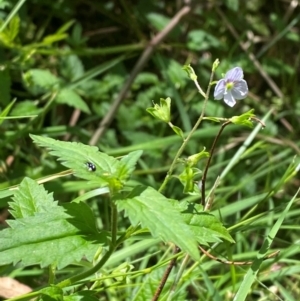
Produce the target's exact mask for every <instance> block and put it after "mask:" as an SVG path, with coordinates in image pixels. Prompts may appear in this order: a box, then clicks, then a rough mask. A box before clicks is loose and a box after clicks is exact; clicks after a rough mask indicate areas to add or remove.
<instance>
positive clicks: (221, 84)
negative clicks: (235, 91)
mask: <svg viewBox="0 0 300 301" xmlns="http://www.w3.org/2000/svg"><path fill="white" fill-rule="evenodd" d="M224 93H225V80H224V79H220V80H219V81H218V82H217V85H216V87H215V92H214V98H215V99H217V100H219V99H222V98H223V96H224Z"/></svg>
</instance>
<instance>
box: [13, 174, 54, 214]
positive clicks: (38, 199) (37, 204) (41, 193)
mask: <svg viewBox="0 0 300 301" xmlns="http://www.w3.org/2000/svg"><path fill="white" fill-rule="evenodd" d="M9 205H10V208H11V210H10V213H11V215H12V216H13V217H14V218H23V217H29V216H34V215H35V214H36V213H44V212H49V211H50V210H51V208H52V207H57V202H55V201H54V200H53V194H52V193H50V194H48V193H47V191H46V190H45V189H44V188H43V186H39V185H36V182H35V181H34V180H31V179H30V178H25V179H24V180H23V181H22V183H21V184H20V186H19V189H18V190H16V192H15V193H14V197H13V202H9Z"/></svg>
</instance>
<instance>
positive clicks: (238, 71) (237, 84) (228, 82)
mask: <svg viewBox="0 0 300 301" xmlns="http://www.w3.org/2000/svg"><path fill="white" fill-rule="evenodd" d="M243 77H244V74H243V70H242V68H240V67H235V68H233V69H231V70H229V71H228V72H227V73H226V74H225V77H224V78H223V79H220V80H219V81H218V82H217V85H216V87H215V93H214V98H215V99H217V100H220V99H222V98H223V99H224V101H225V103H226V104H227V105H229V106H230V107H233V106H234V105H235V104H236V101H235V100H236V99H237V100H240V99H244V98H246V96H247V94H248V85H247V82H246V81H245V80H244V79H243Z"/></svg>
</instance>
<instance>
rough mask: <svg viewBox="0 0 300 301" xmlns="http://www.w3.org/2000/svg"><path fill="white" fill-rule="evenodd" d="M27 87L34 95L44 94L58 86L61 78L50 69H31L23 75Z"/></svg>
mask: <svg viewBox="0 0 300 301" xmlns="http://www.w3.org/2000/svg"><path fill="white" fill-rule="evenodd" d="M23 79H24V83H25V85H26V87H27V89H28V90H29V91H30V92H31V93H33V94H34V95H38V94H42V93H46V92H49V91H51V90H53V89H54V88H58V86H59V81H60V80H59V78H58V77H56V76H55V75H53V74H52V73H51V72H50V71H49V70H42V69H30V70H29V71H27V72H26V73H25V74H24V75H23Z"/></svg>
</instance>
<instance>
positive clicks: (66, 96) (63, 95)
mask: <svg viewBox="0 0 300 301" xmlns="http://www.w3.org/2000/svg"><path fill="white" fill-rule="evenodd" d="M55 101H56V102H57V103H63V104H67V105H69V106H71V107H74V108H76V109H79V110H81V111H83V112H85V113H88V114H89V113H91V111H90V109H89V107H88V106H87V104H86V103H85V102H84V101H83V99H82V98H81V96H80V95H78V94H77V93H76V92H75V91H74V90H70V89H66V88H65V89H62V90H60V91H59V92H58V94H57V96H56V98H55Z"/></svg>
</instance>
